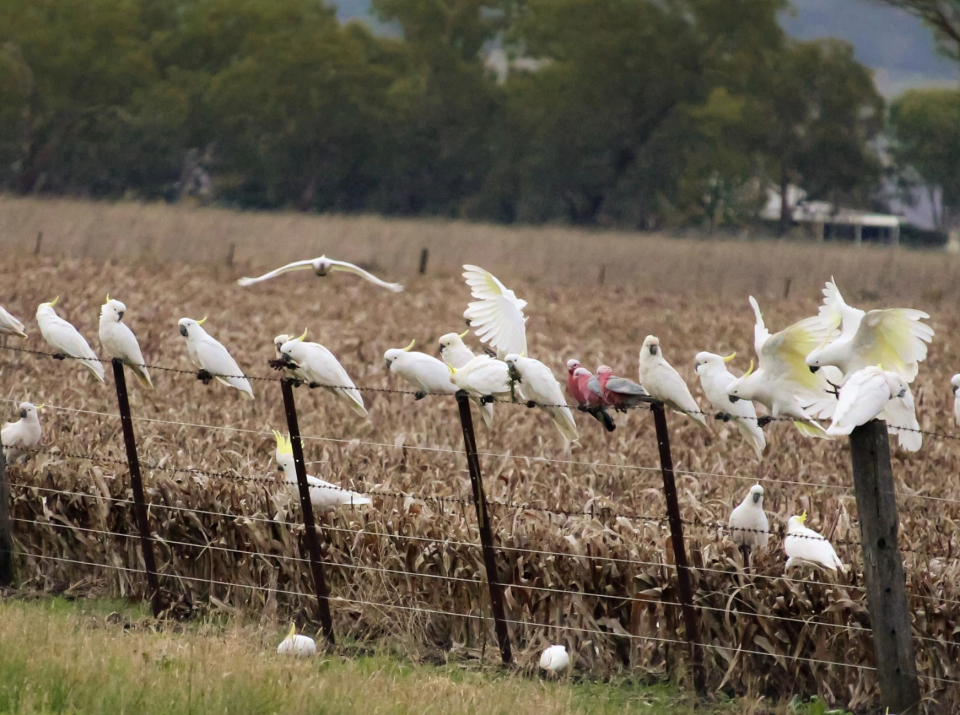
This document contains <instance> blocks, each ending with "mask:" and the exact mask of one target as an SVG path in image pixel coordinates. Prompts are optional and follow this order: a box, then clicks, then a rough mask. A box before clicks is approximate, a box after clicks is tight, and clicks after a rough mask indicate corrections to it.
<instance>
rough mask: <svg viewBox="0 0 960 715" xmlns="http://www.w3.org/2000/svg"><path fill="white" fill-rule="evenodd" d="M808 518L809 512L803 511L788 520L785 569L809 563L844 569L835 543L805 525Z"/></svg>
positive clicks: (830, 568)
mask: <svg viewBox="0 0 960 715" xmlns="http://www.w3.org/2000/svg"><path fill="white" fill-rule="evenodd" d="M806 520H807V512H803V513H802V514H801V515H800V516H791V517H790V520H789V521H788V522H787V535H786V537H784V540H783V548H784V550H785V551H786V552H787V556H788V558H787V565H786V569H785V570H786V571H789V570H790V567H791V566H794V565H798V564H801V563H807V564H814V565H816V566H822V567H823V568H825V569H829V570H830V571H836V570H837V569H840V570H841V571H844V570H845V569H844V566H843V562H842V561H840V557H839V556H837V552H836V551H834V550H833V545H832V544H831V543H830V542H829V541H827V540H826V539H825V538H823V537H822V536H820V534H818V533H817V532H815V531H814V530H813V529H808V528H807V527H805V526H804V525H803V524H804V522H805V521H806Z"/></svg>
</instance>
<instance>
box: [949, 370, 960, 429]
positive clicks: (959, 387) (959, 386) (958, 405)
mask: <svg viewBox="0 0 960 715" xmlns="http://www.w3.org/2000/svg"><path fill="white" fill-rule="evenodd" d="M950 386H951V389H952V390H953V417H954V419H955V420H956V421H957V426H960V395H958V394H957V392H958V391H960V375H954V376H953V377H951V378H950Z"/></svg>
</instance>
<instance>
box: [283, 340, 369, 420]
mask: <svg viewBox="0 0 960 715" xmlns="http://www.w3.org/2000/svg"><path fill="white" fill-rule="evenodd" d="M306 337H307V331H306V330H304V331H303V335H301V336H300V337H299V338H294V339H293V340H288V341H287V342H285V343H284V344H283V345H281V346H280V355H281V356H282V358H281V359H282V360H283V361H284V362H285V363H287V364H288V365H292V366H294V367H296V368H297V369H298V370H299V372H300V374H302V375H303V377H304V378H305V379H306V382H307V384H308V385H310V387H322V388H324V389H326V390H328V391H329V392H332V393H333V394H334V395H336V396H337V397H339V398H340V399H341V400H342V401H343V402H345V403H346V404H347V405H348V406H349V407H350V409H352V410H353V411H354V412H356V413H357V414H358V415H360V416H361V417H363V416H364V415H366V414H367V410H366V408H365V407H364V406H363V396H362V395H361V394H360V391H359V390H358V389H357V388H356V387H355V386H354V384H353V380H351V379H350V376H349V375H348V374H347V371H346V370H344V369H343V365H341V364H340V362H339V361H338V360H337V358H336V357H335V356H334V354H333V353H332V352H330V351H329V350H327V349H326V348H325V347H323V345H320V344H319V343H307V342H304V338H306Z"/></svg>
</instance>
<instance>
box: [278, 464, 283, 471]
mask: <svg viewBox="0 0 960 715" xmlns="http://www.w3.org/2000/svg"><path fill="white" fill-rule="evenodd" d="M277 471H278V472H282V471H283V467H282V466H281V465H279V464H278V465H277Z"/></svg>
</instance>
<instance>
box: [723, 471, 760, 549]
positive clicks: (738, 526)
mask: <svg viewBox="0 0 960 715" xmlns="http://www.w3.org/2000/svg"><path fill="white" fill-rule="evenodd" d="M728 525H729V528H730V538H731V539H733V541H734V542H735V543H736V544H738V545H739V546H740V547H741V548H744V549H751V550H752V549H765V548H767V542H768V541H769V540H770V522H769V521H767V515H766V514H765V513H764V511H763V487H761V486H760V485H759V484H754V485H753V486H752V487H750V491H748V492H747V496H745V497H744V498H743V501H742V502H740V504H739V506H737V507H736V508H735V509H734V510H733V511H732V512H731V513H730V522H729V524H728Z"/></svg>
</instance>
